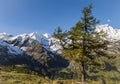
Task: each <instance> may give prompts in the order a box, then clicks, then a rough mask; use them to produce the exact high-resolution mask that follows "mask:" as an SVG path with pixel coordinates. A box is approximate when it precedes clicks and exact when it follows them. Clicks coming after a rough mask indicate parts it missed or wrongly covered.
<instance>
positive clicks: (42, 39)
mask: <svg viewBox="0 0 120 84" xmlns="http://www.w3.org/2000/svg"><path fill="white" fill-rule="evenodd" d="M95 31H96V32H100V31H103V32H104V33H106V34H107V37H106V38H107V39H108V40H110V41H118V40H120V29H115V28H113V27H111V26H109V25H108V24H105V25H99V26H97V27H96V29H95ZM0 39H2V40H5V41H8V42H9V41H14V40H16V39H17V41H19V42H21V43H24V42H25V40H26V39H32V40H35V41H38V42H39V43H40V44H42V46H43V47H44V48H46V49H47V50H50V51H54V52H59V51H60V49H61V46H60V45H59V41H58V40H57V39H55V38H53V37H52V36H51V35H50V34H47V33H45V34H40V33H38V32H33V33H30V34H20V35H15V36H13V35H9V34H6V33H0ZM52 43H55V44H54V45H52ZM0 44H1V45H2V42H0ZM4 45H8V44H4ZM9 46H10V47H15V48H17V49H18V50H17V49H13V48H11V49H13V51H14V50H16V52H17V51H19V52H21V51H20V50H21V49H22V50H23V51H25V47H21V48H20V50H19V48H18V47H16V46H13V45H10V44H9ZM21 53H22V52H21Z"/></svg>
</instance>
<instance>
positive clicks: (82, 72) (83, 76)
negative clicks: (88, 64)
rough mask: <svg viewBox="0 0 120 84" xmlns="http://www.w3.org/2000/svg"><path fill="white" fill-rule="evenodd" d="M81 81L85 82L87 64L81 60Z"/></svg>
mask: <svg viewBox="0 0 120 84" xmlns="http://www.w3.org/2000/svg"><path fill="white" fill-rule="evenodd" d="M81 76H82V77H81V81H82V82H85V66H84V62H81Z"/></svg>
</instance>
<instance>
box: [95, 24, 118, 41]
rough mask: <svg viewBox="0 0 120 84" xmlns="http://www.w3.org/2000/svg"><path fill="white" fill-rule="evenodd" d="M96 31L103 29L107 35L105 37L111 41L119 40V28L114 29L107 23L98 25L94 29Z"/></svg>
mask: <svg viewBox="0 0 120 84" xmlns="http://www.w3.org/2000/svg"><path fill="white" fill-rule="evenodd" d="M95 31H96V32H100V31H103V32H104V33H106V35H107V37H106V38H107V39H108V40H111V41H117V40H120V29H115V28H113V27H111V26H109V25H108V24H105V25H99V26H97V27H96V29H95Z"/></svg>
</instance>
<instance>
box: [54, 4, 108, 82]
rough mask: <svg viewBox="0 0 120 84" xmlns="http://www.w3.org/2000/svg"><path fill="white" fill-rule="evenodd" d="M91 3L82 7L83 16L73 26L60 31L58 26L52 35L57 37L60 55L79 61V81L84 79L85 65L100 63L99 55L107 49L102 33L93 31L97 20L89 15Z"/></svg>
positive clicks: (104, 54)
mask: <svg viewBox="0 0 120 84" xmlns="http://www.w3.org/2000/svg"><path fill="white" fill-rule="evenodd" d="M91 9H92V5H89V6H87V7H85V8H84V9H83V12H82V13H83V17H82V18H81V21H79V22H78V23H77V24H76V25H75V26H74V27H73V28H71V29H70V30H69V31H67V32H62V30H61V29H60V28H58V29H57V30H56V31H55V32H54V35H53V36H54V37H55V38H57V39H59V41H60V45H61V46H62V53H61V54H62V56H65V57H68V59H70V60H74V61H76V62H78V63H79V65H80V68H81V81H82V82H84V81H85V78H86V77H85V74H86V73H85V71H86V70H85V66H86V65H100V63H99V61H98V60H99V57H101V56H105V57H106V56H107V54H106V53H105V51H104V50H106V49H107V44H108V41H106V40H104V39H103V38H104V35H105V34H103V33H96V32H95V31H94V29H95V26H96V24H97V23H98V21H97V20H96V18H94V17H93V16H92V15H91Z"/></svg>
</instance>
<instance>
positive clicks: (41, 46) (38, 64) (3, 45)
mask: <svg viewBox="0 0 120 84" xmlns="http://www.w3.org/2000/svg"><path fill="white" fill-rule="evenodd" d="M0 64H2V65H16V64H24V65H27V67H29V68H30V69H32V70H35V71H37V72H38V73H41V74H43V72H44V74H43V75H47V74H49V73H53V72H54V70H55V68H56V67H61V68H62V67H66V66H67V65H68V62H67V60H66V59H64V58H62V57H61V56H59V55H57V54H54V53H53V52H51V51H50V43H49V39H48V37H45V36H44V35H42V34H38V33H36V32H35V33H30V34H21V35H16V36H13V35H8V34H6V33H1V34H0ZM42 71H43V72H42Z"/></svg>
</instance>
